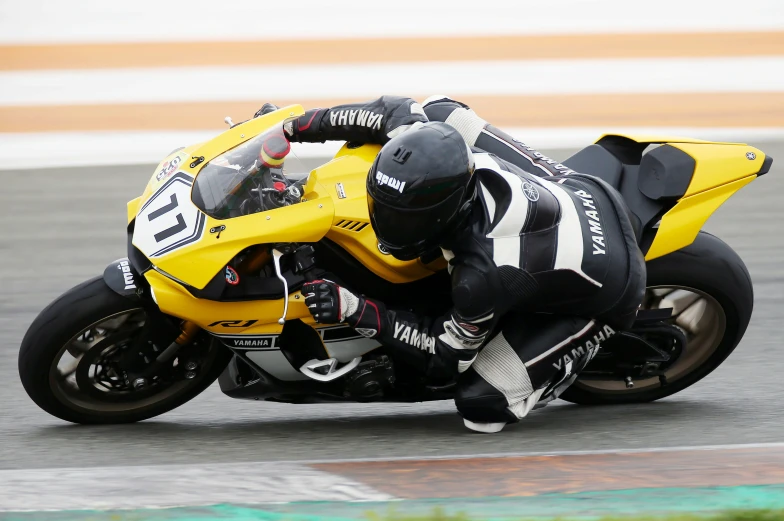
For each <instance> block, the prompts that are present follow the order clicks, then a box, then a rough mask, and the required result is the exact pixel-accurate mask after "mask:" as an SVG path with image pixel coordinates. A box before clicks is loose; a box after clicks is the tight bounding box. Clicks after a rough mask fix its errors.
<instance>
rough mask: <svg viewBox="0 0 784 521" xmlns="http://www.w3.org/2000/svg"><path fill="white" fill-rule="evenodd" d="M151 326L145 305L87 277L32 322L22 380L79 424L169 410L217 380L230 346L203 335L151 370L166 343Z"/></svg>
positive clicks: (39, 400)
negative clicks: (159, 340)
mask: <svg viewBox="0 0 784 521" xmlns="http://www.w3.org/2000/svg"><path fill="white" fill-rule="evenodd" d="M154 327H155V326H154V324H153V321H152V320H151V318H150V317H149V316H148V313H147V312H146V311H145V310H144V309H143V308H142V307H140V306H139V305H138V304H137V303H135V302H133V301H131V300H128V299H126V298H124V297H121V296H120V295H117V294H116V293H115V292H113V291H112V290H111V289H110V288H109V287H108V286H107V285H106V284H105V283H104V281H103V279H102V278H95V279H92V280H89V281H87V282H84V283H82V284H80V285H79V286H76V287H75V288H73V289H71V290H69V291H68V292H66V293H65V294H64V295H62V296H61V297H60V298H58V299H57V300H55V301H54V302H53V303H51V304H50V305H49V306H47V307H46V309H44V310H43V311H42V312H41V313H40V314H39V315H38V317H37V318H36V319H35V321H33V323H32V325H31V326H30V328H29V329H28V331H27V334H26V335H25V337H24V339H23V340H22V346H21V348H20V351H19V376H20V377H21V379H22V385H23V386H24V388H25V391H27V394H28V395H29V396H30V398H32V400H33V401H34V402H35V403H36V404H37V405H38V406H39V407H41V408H42V409H43V410H45V411H46V412H48V413H49V414H51V415H53V416H56V417H58V418H61V419H63V420H66V421H70V422H74V423H86V424H98V423H101V424H106V423H130V422H136V421H140V420H145V419H147V418H152V417H153V416H157V415H159V414H163V413H165V412H167V411H170V410H172V409H174V408H176V407H178V406H180V405H182V404H184V403H185V402H187V401H189V400H191V399H192V398H194V397H195V396H196V395H198V394H199V393H201V392H202V391H204V390H205V389H206V388H207V387H208V386H209V385H210V384H211V383H212V382H214V381H215V380H216V379H217V378H218V376H219V375H220V373H221V372H222V371H223V369H224V368H225V367H226V364H227V363H228V361H229V359H230V358H231V352H230V351H229V350H228V349H227V348H225V347H223V346H222V345H220V343H218V342H213V341H212V339H211V338H210V337H209V336H208V335H206V334H199V335H197V336H196V338H195V339H194V341H193V342H192V343H190V344H188V345H185V346H182V347H181V348H180V349H179V351H177V353H176V354H175V355H174V356H173V357H172V358H171V359H169V360H168V361H167V363H165V364H160V365H159V366H158V369H157V370H156V371H155V373H154V374H147V373H146V372H145V369H146V368H148V367H150V364H151V363H152V362H153V361H154V360H155V358H156V356H158V355H159V354H160V353H161V352H163V350H164V349H165V348H166V347H168V345H160V346H159V345H156V343H155V342H153V341H151V340H149V338H151V337H150V335H149V331H150V328H154ZM153 338H155V337H154V336H153ZM142 374H143V375H144V377H143V378H142V377H137V376H134V375H142Z"/></svg>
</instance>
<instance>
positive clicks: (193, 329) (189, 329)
mask: <svg viewBox="0 0 784 521" xmlns="http://www.w3.org/2000/svg"><path fill="white" fill-rule="evenodd" d="M181 328H182V332H181V333H180V336H178V337H177V339H176V340H175V341H174V342H175V343H176V344H177V345H181V346H186V345H188V344H190V343H191V342H193V337H195V336H196V333H198V332H199V331H201V328H200V327H199V326H198V324H196V323H195V322H190V321H188V320H184V321H183V322H182V326H181Z"/></svg>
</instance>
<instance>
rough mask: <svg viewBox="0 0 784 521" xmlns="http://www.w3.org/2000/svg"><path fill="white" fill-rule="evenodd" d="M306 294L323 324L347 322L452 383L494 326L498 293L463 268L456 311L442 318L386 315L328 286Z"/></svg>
mask: <svg viewBox="0 0 784 521" xmlns="http://www.w3.org/2000/svg"><path fill="white" fill-rule="evenodd" d="M302 292H303V293H304V294H305V302H306V304H307V305H308V307H309V308H310V311H311V313H312V314H313V316H314V317H315V318H316V320H317V321H318V322H321V323H337V322H345V323H347V324H348V325H350V326H351V327H353V328H354V329H355V330H356V331H357V332H358V333H359V334H361V335H364V336H366V337H368V338H375V339H377V340H378V341H379V342H380V343H381V344H383V345H384V346H386V347H387V348H388V349H390V350H392V351H393V352H394V354H395V356H396V357H397V358H400V359H403V360H405V362H406V363H407V364H409V365H411V366H413V367H415V368H417V369H418V370H419V371H421V372H422V373H424V374H426V375H427V376H429V377H432V378H437V379H449V378H452V377H454V376H456V375H457V374H458V373H461V372H463V371H465V370H466V369H468V368H469V367H470V366H471V364H472V362H473V361H474V359H475V358H476V355H477V353H478V350H479V347H481V345H482V344H483V343H484V342H485V340H486V339H487V337H488V335H489V333H490V330H491V328H492V327H493V326H494V325H495V320H494V317H495V311H496V309H495V305H494V302H493V298H492V297H493V292H492V291H490V290H489V284H488V281H487V280H485V275H484V274H483V273H482V272H481V271H479V270H477V269H475V268H472V267H468V266H464V265H459V266H456V267H455V268H454V269H453V270H452V303H453V308H452V309H451V310H450V311H449V312H448V313H446V314H444V315H442V316H440V317H428V316H422V315H419V314H417V313H413V312H411V311H407V310H397V309H387V307H386V306H385V305H384V303H382V302H380V301H378V300H375V299H370V298H367V297H363V296H359V295H356V294H354V293H352V292H351V291H350V290H348V289H346V288H344V287H341V286H339V285H337V284H336V283H334V282H330V281H326V280H318V281H314V282H312V283H307V284H305V285H304V286H303V288H302Z"/></svg>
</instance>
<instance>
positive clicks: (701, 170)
mask: <svg viewBox="0 0 784 521" xmlns="http://www.w3.org/2000/svg"><path fill="white" fill-rule="evenodd" d="M670 146H672V147H675V148H677V149H679V150H682V151H684V152H686V153H687V154H689V155H690V156H691V157H692V158H694V160H695V161H696V162H697V166H696V167H695V169H694V175H693V176H692V178H691V183H689V188H688V189H687V190H686V193H685V194H684V197H689V196H691V195H694V194H698V193H700V192H703V191H705V190H710V189H711V188H715V187H717V186H721V185H724V184H727V183H731V182H733V181H736V180H738V179H743V178H745V177H748V176H750V175H754V174H756V173H757V172H759V171H760V169H761V168H762V164H763V163H764V162H765V154H764V153H763V152H762V151H761V150H758V149H756V148H754V147H751V146H749V145H743V144H711V143H708V144H702V143H670ZM752 157H753V159H750V158H752Z"/></svg>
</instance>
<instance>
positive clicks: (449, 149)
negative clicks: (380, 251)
mask: <svg viewBox="0 0 784 521" xmlns="http://www.w3.org/2000/svg"><path fill="white" fill-rule="evenodd" d="M473 173H474V157H473V155H472V154H471V151H470V150H469V148H468V145H466V142H465V141H464V140H463V138H462V136H460V134H459V133H458V132H457V131H456V130H455V129H454V128H452V127H451V126H449V125H447V124H445V123H438V122H432V123H425V124H424V125H421V126H418V127H414V128H412V129H411V130H408V131H407V132H404V133H403V134H401V135H399V136H397V137H395V138H393V139H392V140H390V141H389V142H388V143H387V144H386V145H384V147H383V148H382V149H381V152H380V153H379V154H378V157H376V161H375V162H374V163H373V167H372V168H371V169H370V174H369V175H368V180H367V193H368V209H369V210H370V223H371V224H372V226H373V230H375V232H376V235H377V236H378V241H379V243H380V244H381V246H383V247H384V248H386V249H387V250H389V252H390V253H391V254H392V255H393V256H394V257H395V258H397V259H400V260H413V259H416V258H417V257H420V256H422V255H423V254H424V253H425V252H427V251H429V250H431V249H432V248H434V247H436V246H438V245H439V244H440V243H441V241H442V240H443V239H444V236H445V235H446V234H448V233H449V232H451V231H453V230H454V229H455V227H456V226H457V225H458V224H459V223H460V221H461V220H462V219H463V217H465V216H466V215H467V214H468V210H469V208H470V204H469V202H470V199H472V197H471V196H472V194H469V193H468V191H469V184H470V181H471V176H472V174H473Z"/></svg>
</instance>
